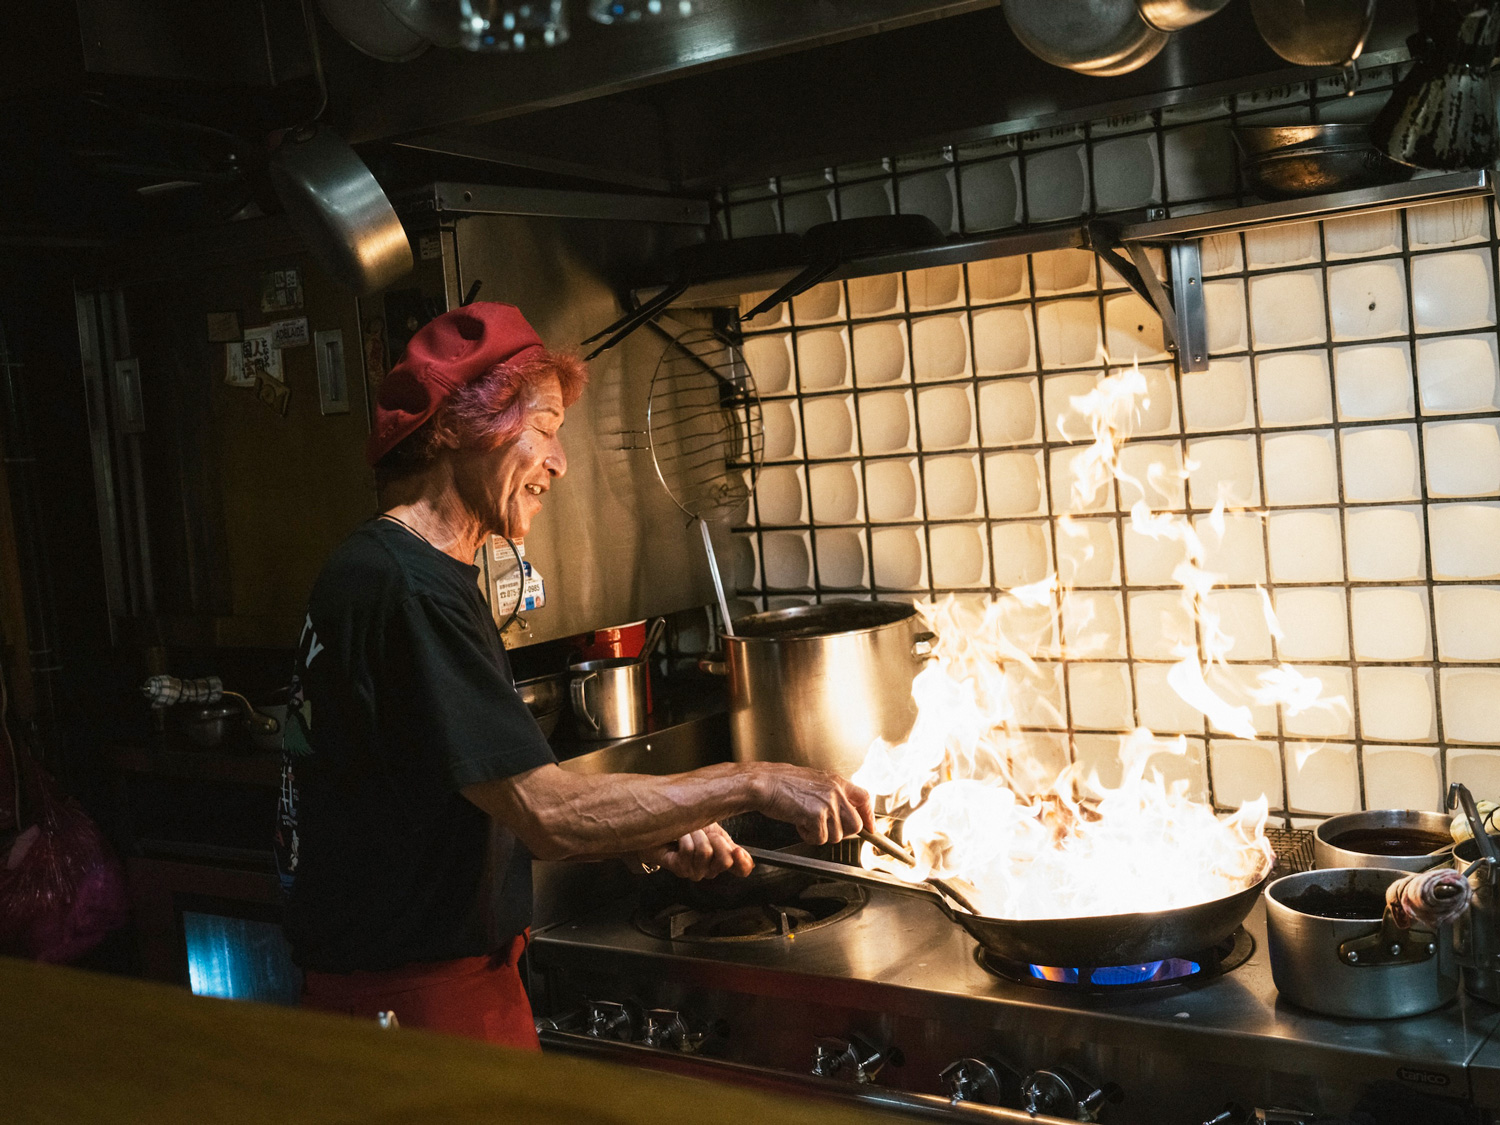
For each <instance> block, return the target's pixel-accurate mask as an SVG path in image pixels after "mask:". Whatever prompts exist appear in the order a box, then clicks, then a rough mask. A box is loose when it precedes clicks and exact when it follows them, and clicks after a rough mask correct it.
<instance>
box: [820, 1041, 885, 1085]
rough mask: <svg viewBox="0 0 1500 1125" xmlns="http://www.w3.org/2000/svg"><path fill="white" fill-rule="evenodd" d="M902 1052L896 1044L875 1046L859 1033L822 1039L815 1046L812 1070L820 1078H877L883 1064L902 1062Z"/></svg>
mask: <svg viewBox="0 0 1500 1125" xmlns="http://www.w3.org/2000/svg"><path fill="white" fill-rule="evenodd" d="M901 1062H902V1058H901V1052H900V1051H899V1050H897V1049H896V1048H895V1047H891V1048H888V1049H885V1050H882V1049H880V1048H877V1047H875V1046H874V1045H873V1044H871V1043H870V1042H869V1041H868V1040H866V1039H862V1038H861V1037H860V1036H858V1035H851V1036H849V1038H848V1040H847V1041H846V1040H843V1039H819V1040H818V1041H817V1042H816V1043H815V1044H814V1046H813V1068H812V1072H813V1073H814V1074H815V1075H817V1076H818V1077H819V1078H837V1077H841V1076H846V1077H848V1078H849V1079H850V1080H852V1081H854V1082H859V1083H861V1084H863V1083H869V1082H874V1081H875V1078H876V1076H877V1075H878V1074H879V1073H880V1068H881V1067H883V1066H885V1064H886V1063H890V1064H891V1065H892V1066H900V1065H901Z"/></svg>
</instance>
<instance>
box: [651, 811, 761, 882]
mask: <svg viewBox="0 0 1500 1125" xmlns="http://www.w3.org/2000/svg"><path fill="white" fill-rule="evenodd" d="M639 858H640V860H641V862H642V863H650V864H655V865H656V866H657V867H664V868H666V869H667V870H668V871H670V872H671V873H672V874H673V875H676V876H677V877H678V878H679V879H687V880H689V881H691V882H694V883H696V882H698V880H700V879H712V878H713V877H714V876H715V875H719V874H722V873H723V872H725V871H733V872H734V873H735V874H736V875H738V876H740V877H741V878H743V877H744V876H746V875H748V874H750V870H751V868H753V867H754V866H755V863H754V861H753V860H751V858H750V854H749V853H748V852H746V851H745V849H744V848H742V847H740V846H739V845H738V844H736V843H735V842H734V839H733V838H732V837H731V836H730V835H729V833H728V832H725V831H724V829H723V828H721V827H720V826H719V825H718V824H710V825H708V826H707V827H705V828H700V829H698V831H696V832H689V833H688V834H687V835H686V836H683V837H681V838H680V839H678V840H677V841H675V842H674V843H671V844H664V845H662V846H661V847H657V848H647V849H646V850H645V851H644V852H642V853H641V854H640V857H639Z"/></svg>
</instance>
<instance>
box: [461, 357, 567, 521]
mask: <svg viewBox="0 0 1500 1125" xmlns="http://www.w3.org/2000/svg"><path fill="white" fill-rule="evenodd" d="M521 403H522V422H521V432H520V434H518V435H517V436H516V437H514V438H512V439H511V440H510V441H508V442H506V443H505V444H503V445H501V446H500V447H499V448H497V449H493V450H489V451H488V452H483V453H469V454H464V455H461V456H460V457H459V458H458V462H457V464H456V466H455V469H454V479H455V484H456V485H457V488H458V494H459V497H460V498H461V499H462V500H463V502H464V503H465V504H466V505H467V506H468V508H469V510H470V511H471V512H473V513H474V514H475V515H476V516H478V517H479V518H480V519H481V520H482V521H483V522H484V525H485V527H486V528H487V529H488V530H489V531H490V533H491V534H499V535H504V536H506V537H508V538H510V539H520V538H522V537H524V536H525V534H526V532H527V531H528V530H530V528H531V521H532V519H533V517H535V516H536V514H537V513H538V512H539V511H541V510H542V494H543V493H544V492H546V491H547V489H549V488H550V487H551V486H552V482H553V480H555V479H556V478H558V477H560V476H562V475H563V474H564V473H565V472H567V471H568V458H567V455H566V454H565V453H564V452H563V447H562V443H561V442H560V441H558V438H557V431H558V430H559V429H561V428H562V424H563V398H562V387H561V386H560V385H559V383H558V381H557V379H556V378H555V377H554V378H549V379H543V380H541V381H540V382H539V383H537V384H535V385H533V386H531V387H530V388H528V389H527V390H525V391H524V392H522V398H521Z"/></svg>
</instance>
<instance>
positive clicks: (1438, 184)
mask: <svg viewBox="0 0 1500 1125" xmlns="http://www.w3.org/2000/svg"><path fill="white" fill-rule="evenodd" d="M1493 190H1494V187H1493V182H1492V180H1491V177H1490V173H1489V171H1488V170H1486V169H1483V168H1481V169H1479V170H1478V171H1475V172H1448V173H1433V174H1430V175H1423V176H1417V177H1415V178H1413V179H1410V180H1407V181H1405V182H1403V183H1399V184H1381V185H1379V186H1378V187H1369V188H1359V189H1357V190H1355V191H1335V192H1329V193H1328V194H1327V195H1311V196H1306V197H1304V198H1302V199H1288V200H1283V201H1281V202H1279V203H1253V204H1251V205H1250V206H1248V207H1231V208H1229V209H1228V210H1224V211H1205V212H1203V213H1202V214H1200V215H1183V216H1182V217H1180V218H1175V219H1155V220H1148V221H1146V222H1137V223H1127V224H1122V225H1121V226H1120V227H1119V232H1120V238H1121V240H1122V241H1126V242H1177V241H1180V240H1182V239H1185V238H1200V237H1202V236H1203V235H1208V234H1217V233H1219V232H1222V231H1231V230H1244V229H1245V228H1246V227H1263V226H1271V225H1274V224H1276V223H1295V222H1301V221H1305V220H1309V219H1330V218H1335V217H1338V216H1342V215H1357V214H1360V213H1361V212H1364V211H1381V210H1384V209H1386V208H1388V207H1404V206H1408V205H1410V204H1414V203H1440V202H1442V201H1443V200H1447V199H1463V198H1465V197H1467V196H1471V195H1485V194H1488V193H1490V192H1491V191H1493Z"/></svg>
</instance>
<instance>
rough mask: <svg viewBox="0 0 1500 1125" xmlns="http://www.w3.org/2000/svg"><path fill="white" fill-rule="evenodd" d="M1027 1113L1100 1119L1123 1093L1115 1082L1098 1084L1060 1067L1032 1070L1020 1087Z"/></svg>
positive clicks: (1090, 1119) (1092, 1119)
mask: <svg viewBox="0 0 1500 1125" xmlns="http://www.w3.org/2000/svg"><path fill="white" fill-rule="evenodd" d="M1021 1096H1022V1097H1023V1098H1024V1099H1025V1108H1026V1112H1028V1113H1032V1114H1038V1113H1048V1114H1051V1115H1052V1116H1054V1117H1071V1118H1072V1119H1073V1120H1075V1121H1098V1120H1099V1111H1100V1110H1101V1109H1103V1108H1104V1105H1105V1103H1107V1102H1117V1101H1119V1100H1120V1099H1121V1098H1122V1097H1123V1096H1124V1095H1123V1094H1122V1093H1121V1091H1120V1088H1119V1087H1118V1086H1116V1085H1115V1084H1114V1083H1113V1082H1106V1083H1104V1084H1102V1085H1101V1084H1098V1083H1095V1082H1090V1081H1089V1080H1087V1079H1085V1078H1081V1077H1079V1076H1078V1075H1077V1074H1075V1073H1074V1072H1072V1071H1070V1070H1065V1069H1064V1068H1062V1067H1060V1066H1058V1067H1053V1068H1052V1069H1050V1070H1036V1071H1032V1073H1031V1074H1030V1075H1028V1076H1027V1078H1026V1081H1025V1083H1024V1084H1023V1085H1022V1087H1021Z"/></svg>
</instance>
